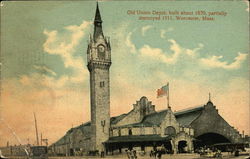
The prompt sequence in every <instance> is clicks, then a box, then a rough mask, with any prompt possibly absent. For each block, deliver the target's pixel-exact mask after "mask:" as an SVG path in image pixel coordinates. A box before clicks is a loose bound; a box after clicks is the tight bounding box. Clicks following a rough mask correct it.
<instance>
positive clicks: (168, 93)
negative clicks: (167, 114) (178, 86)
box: [167, 82, 170, 108]
mask: <svg viewBox="0 0 250 159" xmlns="http://www.w3.org/2000/svg"><path fill="white" fill-rule="evenodd" d="M167 85H168V94H167V104H168V108H170V106H169V82H168V84H167Z"/></svg>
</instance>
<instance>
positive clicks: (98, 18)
mask: <svg viewBox="0 0 250 159" xmlns="http://www.w3.org/2000/svg"><path fill="white" fill-rule="evenodd" d="M95 22H102V18H101V14H100V11H99V5H98V2H96V11H95Z"/></svg>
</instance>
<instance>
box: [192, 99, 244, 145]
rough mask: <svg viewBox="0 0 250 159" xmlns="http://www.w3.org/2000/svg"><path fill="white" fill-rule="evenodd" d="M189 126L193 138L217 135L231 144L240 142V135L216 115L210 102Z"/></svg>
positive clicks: (214, 108) (216, 112)
mask: <svg viewBox="0 0 250 159" xmlns="http://www.w3.org/2000/svg"><path fill="white" fill-rule="evenodd" d="M191 126H192V127H193V128H194V136H195V137H198V136H200V135H203V134H206V133H217V134H220V135H222V136H224V137H226V138H227V139H229V140H230V141H231V142H233V143H237V142H242V138H241V135H240V133H239V132H238V131H237V130H235V129H234V128H233V127H231V126H230V125H229V124H228V123H227V122H226V121H225V120H224V119H223V118H222V117H221V116H220V115H219V114H218V110H217V109H216V107H215V106H214V105H213V103H212V102H208V103H207V105H205V106H204V110H203V112H202V114H201V115H200V116H199V117H198V118H197V119H196V120H194V121H193V122H192V123H191Z"/></svg>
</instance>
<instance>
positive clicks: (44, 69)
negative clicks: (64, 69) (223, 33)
mask: <svg viewBox="0 0 250 159" xmlns="http://www.w3.org/2000/svg"><path fill="white" fill-rule="evenodd" d="M34 68H35V69H37V70H39V71H41V72H42V73H45V74H47V73H49V74H51V75H53V76H56V73H55V72H54V71H52V70H51V69H49V68H48V67H46V66H37V65H34Z"/></svg>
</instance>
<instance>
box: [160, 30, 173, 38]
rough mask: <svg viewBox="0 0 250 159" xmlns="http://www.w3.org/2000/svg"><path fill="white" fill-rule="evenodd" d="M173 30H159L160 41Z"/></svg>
mask: <svg viewBox="0 0 250 159" xmlns="http://www.w3.org/2000/svg"><path fill="white" fill-rule="evenodd" d="M173 30H174V29H173V28H167V29H161V30H160V37H161V38H162V39H165V38H166V33H167V32H171V31H173Z"/></svg>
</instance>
